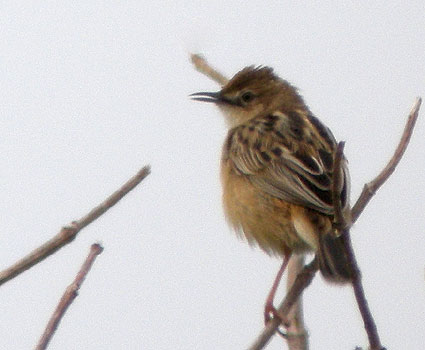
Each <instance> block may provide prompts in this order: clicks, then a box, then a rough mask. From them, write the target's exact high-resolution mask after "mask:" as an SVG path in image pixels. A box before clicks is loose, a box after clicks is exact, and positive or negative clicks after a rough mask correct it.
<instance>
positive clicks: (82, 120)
mask: <svg viewBox="0 0 425 350" xmlns="http://www.w3.org/2000/svg"><path fill="white" fill-rule="evenodd" d="M0 11H1V16H0V34H1V36H0V38H1V40H0V69H1V79H0V80H1V89H0V101H1V103H0V111H1V119H2V123H1V128H0V133H1V134H0V149H1V154H2V157H0V162H1V163H0V169H1V171H0V173H1V181H0V185H1V193H2V200H1V201H0V209H1V212H2V213H3V215H2V216H1V219H0V220H1V221H0V224H1V226H2V234H1V235H0V246H1V247H2V254H0V266H1V267H2V268H3V267H6V266H8V265H10V264H11V263H13V262H14V261H15V260H17V259H18V258H20V257H21V256H22V255H23V254H25V253H27V252H29V251H30V250H31V249H33V248H35V247H37V246H38V245H40V244H41V243H43V242H44V241H46V240H47V239H49V238H50V237H51V236H52V235H54V234H55V233H56V232H57V231H58V230H59V229H60V227H61V226H62V225H64V224H67V223H69V222H70V221H72V220H74V219H77V218H79V217H81V216H82V215H83V214H85V213H86V212H87V211H88V210H90V209H91V208H92V207H93V206H95V205H96V204H98V203H99V202H100V201H101V200H103V199H104V198H105V197H106V196H107V195H109V194H110V193H111V192H112V191H114V190H115V189H116V188H118V186H120V185H121V184H122V183H123V182H124V181H126V180H127V179H128V178H129V177H130V176H132V175H133V174H135V173H136V171H137V170H138V169H139V168H141V167H142V166H143V165H145V164H148V163H149V164H151V165H152V174H151V175H150V176H149V178H148V179H146V181H145V182H144V183H143V184H142V185H141V186H140V187H139V188H137V189H136V190H135V191H134V192H133V193H131V194H130V195H129V196H127V197H126V198H125V199H124V200H123V201H122V202H121V203H120V204H119V205H118V206H117V207H115V208H114V209H113V210H112V211H110V212H108V213H107V214H106V215H105V216H104V217H102V218H101V219H100V220H98V221H97V222H95V223H94V224H93V225H91V226H90V227H88V228H87V229H85V230H84V231H82V232H81V234H80V236H79V237H78V239H77V240H76V241H75V242H74V243H72V244H71V245H69V246H68V247H66V248H65V249H63V250H61V251H60V252H58V253H57V254H56V255H54V256H53V257H51V258H49V259H48V260H47V261H45V262H43V263H41V264H39V265H38V266H37V267H35V268H33V269H32V270H30V271H28V272H26V273H24V274H22V275H21V276H19V277H18V278H16V279H14V280H13V281H11V282H9V283H7V284H6V285H4V286H2V287H1V288H0V300H1V301H0V309H1V313H0V339H1V340H0V348H1V349H31V348H33V346H34V345H35V344H36V342H37V340H38V338H39V336H40V335H41V333H42V330H43V329H44V327H45V325H46V322H47V320H48V318H49V317H50V315H51V313H52V311H53V309H54V308H55V306H56V304H57V302H58V300H59V298H60V296H61V295H62V293H63V291H64V289H65V288H66V286H67V285H68V284H69V283H70V282H71V281H72V279H73V278H74V276H75V274H76V272H77V271H78V269H79V267H80V265H81V263H82V261H83V260H84V258H85V256H86V255H87V253H88V250H89V247H90V244H91V243H92V242H95V241H101V242H102V244H103V245H104V247H105V250H104V252H103V254H102V255H101V256H100V257H99V258H98V260H97V261H96V263H95V265H94V268H93V270H92V271H91V272H90V275H89V276H88V278H87V280H86V282H85V284H84V285H83V287H82V289H81V292H80V295H79V297H78V298H77V300H76V301H75V302H74V304H73V305H72V306H71V308H70V309H69V311H68V313H67V315H66V316H65V318H64V320H63V322H62V323H61V325H60V328H59V330H58V332H57V333H56V335H55V336H54V338H53V340H52V343H51V345H50V348H49V349H52V350H53V349H61V350H63V349H66V350H68V349H69V350H71V349H155V350H162V349H245V348H247V346H248V345H249V344H250V343H251V342H252V340H253V339H254V338H255V336H256V335H257V334H258V333H259V331H260V330H261V329H262V326H263V319H262V312H263V304H264V301H265V297H266V295H267V292H268V289H269V288H270V286H271V283H272V280H273V278H274V276H275V273H276V272H277V269H278V267H279V264H280V261H279V260H278V259H274V258H269V257H268V256H266V255H264V254H263V253H262V252H260V251H258V250H253V249H251V248H249V247H248V245H247V244H245V243H242V242H240V241H239V240H238V239H237V238H236V237H235V235H234V234H233V233H231V232H230V230H229V229H228V227H227V226H226V224H225V221H224V218H223V214H222V210H221V199H220V191H221V190H220V182H219V174H218V167H219V157H220V148H221V144H222V142H223V139H224V137H225V134H226V129H225V125H224V122H223V119H222V117H221V115H220V114H219V111H218V110H216V109H214V108H213V106H211V105H205V104H201V103H196V102H193V101H190V100H189V99H188V94H190V93H192V92H197V91H205V90H210V89H211V90H215V89H217V88H218V87H217V86H216V85H215V84H214V82H212V81H210V80H209V79H207V78H206V77H204V76H202V75H201V74H199V73H197V72H196V71H194V70H193V68H192V67H191V64H190V63H189V60H188V55H189V53H190V52H200V53H203V54H204V55H205V56H206V57H207V58H208V59H209V61H210V62H211V63H212V64H213V65H215V66H216V67H218V68H219V69H220V70H221V71H222V72H223V73H225V74H226V75H227V76H232V75H233V74H234V73H236V72H237V71H238V70H240V69H241V68H243V67H244V66H246V65H250V64H263V65H270V66H272V67H274V68H275V71H276V72H277V73H278V74H279V75H281V76H282V77H283V78H286V79H288V80H289V81H291V82H292V83H293V84H294V85H296V86H298V87H299V88H300V91H301V92H302V94H303V95H304V97H305V99H306V101H307V102H308V104H309V105H310V107H311V109H312V111H313V112H314V113H315V114H316V115H317V116H318V117H319V118H320V119H321V120H322V121H323V122H324V123H326V124H327V125H328V126H329V127H330V128H331V129H332V130H333V132H334V134H335V136H336V138H337V139H339V140H345V141H346V156H347V158H348V159H349V162H350V164H349V166H350V171H351V177H352V198H353V199H356V198H357V196H358V194H359V192H360V190H361V188H362V186H363V184H364V182H366V181H368V180H370V179H371V178H372V177H373V176H375V175H376V174H377V172H378V171H380V170H381V168H382V167H383V165H384V164H385V162H386V161H387V160H388V158H389V157H390V155H391V153H392V151H393V150H394V147H395V145H396V143H397V142H398V140H399V136H400V134H401V131H402V128H403V126H404V123H405V120H406V116H407V113H408V111H409V110H410V108H411V106H412V104H413V102H414V100H415V97H416V96H418V95H422V96H425V79H424V78H425V4H424V2H423V1H410V2H405V1H372V2H368V3H367V4H366V2H358V1H341V2H335V1H320V2H318V1H297V2H290V1H285V2H282V1H273V2H268V3H265V2H264V1H249V2H247V1H233V2H229V1H214V2H201V1H158V2H141V1H125V2H116V1H78V0H77V1H72V2H65V1H33V2H27V1H13V2H11V1H9V2H6V1H2V2H0ZM424 117H425V115H424V113H423V112H422V113H421V116H420V119H419V121H418V125H417V127H416V130H415V132H414V135H413V138H412V142H411V145H410V146H409V149H408V151H407V153H406V155H405V157H404V159H403V160H402V162H401V164H400V166H399V167H398V169H397V171H396V172H395V173H394V175H393V176H392V177H391V179H390V180H389V181H388V183H387V184H385V186H384V188H382V190H381V191H380V192H379V193H378V195H377V196H376V198H374V199H373V200H372V201H371V203H370V205H369V206H368V208H367V210H366V211H365V213H364V215H363V216H362V217H361V219H360V220H359V221H358V223H357V224H356V225H355V227H354V228H353V230H352V237H353V241H354V245H355V249H356V252H357V255H358V259H359V263H360V265H361V268H362V271H363V276H364V283H365V289H366V294H367V297H368V300H369V304H370V307H371V310H372V312H373V314H374V315H375V317H376V322H377V325H378V329H379V332H380V335H381V338H382V341H383V344H384V345H385V346H386V347H387V348H388V349H419V348H421V347H422V346H423V342H424V334H425V323H424V319H425V282H424V265H425V258H424V257H425V244H424V243H425V240H424V235H425V230H424V227H425V215H424V204H423V203H424V199H425V180H424V176H423V166H424V164H425V151H424V149H425V141H424V137H423V135H424V132H425V122H424ZM280 294H281V295H282V294H283V291H281V293H280ZM281 295H280V297H281ZM305 317H306V323H307V326H308V329H309V331H310V343H311V349H312V350H313V349H325V348H326V349H330V350H333V349H335V350H340V349H353V348H354V347H355V346H356V345H361V346H366V336H365V332H364V330H363V327H362V323H361V321H360V317H359V313H358V311H357V308H356V306H355V302H354V297H353V295H352V292H351V290H350V288H348V287H344V288H341V287H335V286H332V285H329V284H325V283H324V282H323V281H322V279H321V277H319V276H318V277H317V278H316V279H315V281H314V282H313V284H312V285H311V286H310V288H309V289H308V290H307V291H306V293H305ZM281 342H282V340H281V339H279V338H276V339H274V340H273V341H272V343H271V344H270V345H269V347H268V349H271V350H272V349H282V345H281Z"/></svg>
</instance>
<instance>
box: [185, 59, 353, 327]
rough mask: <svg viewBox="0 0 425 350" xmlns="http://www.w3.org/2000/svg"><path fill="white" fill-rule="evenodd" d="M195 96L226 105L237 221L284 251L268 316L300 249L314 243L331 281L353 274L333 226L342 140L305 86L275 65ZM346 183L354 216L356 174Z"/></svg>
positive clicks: (231, 198)
mask: <svg viewBox="0 0 425 350" xmlns="http://www.w3.org/2000/svg"><path fill="white" fill-rule="evenodd" d="M191 96H192V98H193V99H194V100H197V101H204V102H213V103H215V104H216V105H217V106H218V107H220V109H221V110H222V111H223V112H224V114H225V116H226V119H227V123H228V125H229V128H230V129H229V132H228V134H227V138H226V140H225V142H224V146H223V153H222V158H221V179H222V185H223V205H224V210H225V214H226V217H227V219H228V221H229V223H230V224H231V226H232V227H233V228H234V229H235V230H236V232H238V233H240V234H241V236H243V237H245V238H246V239H247V240H248V242H249V243H251V244H257V245H258V246H259V247H260V248H261V249H263V250H264V251H265V252H266V253H268V254H274V255H279V256H282V257H283V263H282V266H281V268H280V270H279V273H278V274H277V276H276V279H275V281H274V284H273V287H272V288H271V290H270V293H269V295H268V298H267V300H266V306H265V312H264V316H265V320H266V322H268V320H269V319H270V316H271V315H273V316H278V315H277V313H276V309H275V308H274V307H273V299H274V294H275V292H276V289H277V287H278V285H279V282H280V279H281V277H282V274H283V272H284V270H285V268H286V265H287V263H288V260H289V258H290V256H291V254H292V253H304V252H308V251H314V252H315V253H316V254H317V257H318V260H319V267H320V271H321V272H322V274H323V276H324V277H325V278H326V279H327V280H330V281H335V282H346V281H349V280H350V278H351V273H350V270H349V267H348V263H347V257H346V254H345V249H344V247H343V245H342V242H341V240H340V239H339V237H336V235H335V233H334V232H333V229H332V220H333V213H334V208H333V203H332V193H331V192H332V190H331V188H332V167H333V162H334V153H335V149H336V145H337V144H336V141H335V138H334V136H333V135H332V133H331V131H330V130H329V129H328V128H327V127H326V126H325V125H323V124H322V123H321V122H320V121H319V120H318V119H317V118H316V117H315V116H314V115H313V114H312V113H311V112H310V110H309V108H308V107H307V105H306V104H305V103H304V100H303V98H302V97H301V96H300V95H299V93H298V92H297V89H296V88H295V87H294V86H292V85H291V84H290V83H288V82H287V81H285V80H283V79H281V78H279V77H278V76H277V75H275V74H274V72H273V69H271V68H269V67H261V66H260V67H254V66H250V67H246V68H244V69H243V70H241V71H240V72H239V73H237V74H236V75H235V76H234V77H233V78H232V79H231V80H230V81H229V82H228V83H227V84H226V85H225V86H224V87H223V88H222V89H221V90H220V91H219V92H199V93H195V94H192V95H191ZM341 176H342V179H343V181H342V184H341V188H340V189H339V191H340V198H341V202H342V203H341V204H342V207H343V213H344V215H345V216H346V219H347V220H348V221H349V213H350V207H349V174H348V170H347V167H346V161H345V160H344V161H343V166H342V174H341Z"/></svg>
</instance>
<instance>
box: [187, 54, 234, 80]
mask: <svg viewBox="0 0 425 350" xmlns="http://www.w3.org/2000/svg"><path fill="white" fill-rule="evenodd" d="M190 59H191V61H192V63H193V65H194V66H195V68H196V70H197V71H198V72H201V73H202V74H204V75H206V76H207V77H208V78H210V79H212V80H214V81H215V82H217V83H219V84H220V85H222V86H223V85H226V84H227V82H228V81H229V79H227V78H226V77H225V76H224V75H223V74H221V73H220V72H218V71H217V70H216V69H214V68H212V67H211V66H210V65H209V64H208V62H207V60H206V59H205V58H204V57H202V56H201V55H199V54H191V55H190Z"/></svg>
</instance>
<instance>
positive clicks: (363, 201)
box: [351, 97, 422, 223]
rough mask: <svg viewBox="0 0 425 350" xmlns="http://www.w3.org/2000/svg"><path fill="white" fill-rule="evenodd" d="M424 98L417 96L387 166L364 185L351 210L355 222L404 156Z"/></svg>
mask: <svg viewBox="0 0 425 350" xmlns="http://www.w3.org/2000/svg"><path fill="white" fill-rule="evenodd" d="M421 103H422V99H421V98H420V97H418V98H416V101H415V104H414V105H413V107H412V109H411V111H410V113H409V117H408V119H407V123H406V126H405V127H404V131H403V134H402V136H401V139H400V142H399V144H398V146H397V148H396V150H395V152H394V154H393V156H392V158H391V159H390V161H389V162H388V164H387V165H386V167H385V168H384V169H383V170H382V171H381V172H380V173H379V175H378V176H377V177H376V178H374V179H373V180H372V181H371V182H369V183H367V184H365V185H364V187H363V191H362V193H361V194H360V197H359V199H357V202H356V204H354V206H353V209H352V210H351V216H352V221H353V223H354V222H355V221H356V220H357V219H358V218H359V216H360V214H361V213H362V212H363V209H364V208H365V207H366V205H367V204H368V203H369V201H370V200H371V199H372V197H373V196H374V195H375V193H376V191H377V190H378V189H379V188H380V187H381V186H382V185H383V184H384V182H385V181H387V179H388V178H389V177H390V176H391V174H392V173H393V172H394V170H395V168H396V166H397V165H398V163H399V162H400V160H401V158H402V157H403V154H404V152H405V151H406V148H407V146H408V144H409V141H410V138H411V136H412V133H413V128H414V127H415V124H416V120H417V119H418V116H419V108H420V107H421Z"/></svg>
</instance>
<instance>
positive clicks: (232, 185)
mask: <svg viewBox="0 0 425 350" xmlns="http://www.w3.org/2000/svg"><path fill="white" fill-rule="evenodd" d="M221 175H222V184H223V206H224V212H225V215H226V218H227V220H228V222H229V224H230V225H231V226H232V227H233V228H234V229H235V231H236V232H237V233H238V234H239V235H240V236H242V237H244V238H246V239H247V240H248V242H249V243H250V244H253V245H258V246H259V247H260V248H261V249H263V250H264V251H265V252H267V253H268V254H273V255H285V254H287V253H290V252H292V251H294V252H297V253H299V252H304V251H309V250H312V249H313V250H314V248H315V247H313V246H312V244H308V243H307V241H306V240H305V239H303V238H302V236H300V235H299V234H298V233H297V231H296V229H295V226H294V217H293V210H292V209H293V208H291V206H290V205H288V204H287V203H285V202H283V201H281V200H279V199H277V198H274V197H272V196H270V195H268V194H266V193H264V192H262V191H260V190H259V189H258V188H257V187H255V186H254V185H253V184H252V183H251V182H250V181H249V179H248V178H247V177H246V176H240V175H237V174H235V173H232V172H231V171H230V169H228V168H227V167H226V166H225V164H224V165H223V166H222V174H221ZM309 243H310V242H309Z"/></svg>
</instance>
